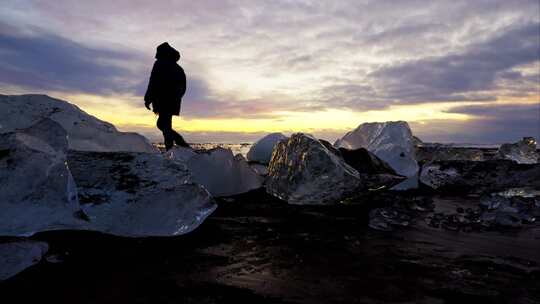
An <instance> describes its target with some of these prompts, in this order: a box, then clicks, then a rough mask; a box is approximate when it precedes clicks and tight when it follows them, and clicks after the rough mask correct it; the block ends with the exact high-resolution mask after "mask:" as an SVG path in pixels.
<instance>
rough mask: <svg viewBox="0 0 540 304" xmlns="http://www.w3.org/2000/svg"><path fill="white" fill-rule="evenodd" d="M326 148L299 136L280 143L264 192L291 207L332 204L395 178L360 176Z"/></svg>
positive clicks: (300, 134)
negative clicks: (295, 205) (293, 205)
mask: <svg viewBox="0 0 540 304" xmlns="http://www.w3.org/2000/svg"><path fill="white" fill-rule="evenodd" d="M329 148H330V149H329ZM329 148H328V147H327V146H326V145H325V144H323V143H321V141H319V140H317V139H316V138H314V137H313V136H311V135H308V134H302V133H296V134H293V135H292V136H291V137H290V138H289V139H288V140H284V141H281V142H279V143H278V144H277V145H276V147H275V148H274V153H273V154H272V159H271V161H270V164H269V167H268V171H269V173H268V178H267V180H266V191H267V192H268V193H270V194H272V195H274V196H276V197H278V198H280V199H283V200H285V201H287V202H288V203H290V204H334V203H338V202H340V201H342V200H344V199H346V198H349V197H352V196H354V195H355V194H357V193H358V192H361V191H365V190H368V189H370V188H378V187H380V186H384V185H388V184H389V183H392V182H393V184H392V185H394V184H395V180H396V179H395V178H393V177H395V176H392V175H389V174H380V175H372V174H369V175H367V174H360V173H359V172H358V171H357V170H355V169H354V168H353V167H351V166H349V165H348V164H347V163H346V162H345V160H344V159H343V158H342V157H341V156H340V155H339V152H337V153H336V151H334V150H335V149H333V148H332V147H331V146H330V147H329ZM399 180H401V179H399Z"/></svg>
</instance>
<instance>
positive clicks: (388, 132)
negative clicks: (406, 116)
mask: <svg viewBox="0 0 540 304" xmlns="http://www.w3.org/2000/svg"><path fill="white" fill-rule="evenodd" d="M415 143H416V140H415V139H414V137H413V135H412V132H411V129H410V128H409V125H408V124H407V122H405V121H389V122H373V123H363V124H361V125H360V126H358V127H357V128H356V129H355V130H353V131H350V132H348V133H347V134H345V135H344V136H343V137H342V138H340V139H338V140H337V141H336V142H335V143H334V146H335V147H337V148H346V149H350V150H353V149H358V148H366V149H367V150H368V151H370V152H372V153H374V154H375V155H376V156H378V157H379V158H381V159H382V160H384V161H385V162H387V163H388V164H389V165H390V166H391V167H392V168H393V169H394V170H396V172H397V173H398V174H400V175H403V176H406V177H408V178H409V179H408V180H406V181H404V182H402V183H401V184H398V185H396V186H395V187H394V189H398V190H404V189H408V188H415V187H417V185H418V183H417V180H418V169H419V167H418V163H417V161H416V156H415Z"/></svg>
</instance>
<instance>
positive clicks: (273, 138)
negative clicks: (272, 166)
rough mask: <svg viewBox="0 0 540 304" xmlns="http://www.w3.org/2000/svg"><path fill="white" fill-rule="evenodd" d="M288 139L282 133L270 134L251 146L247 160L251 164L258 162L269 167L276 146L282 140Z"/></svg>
mask: <svg viewBox="0 0 540 304" xmlns="http://www.w3.org/2000/svg"><path fill="white" fill-rule="evenodd" d="M284 139H287V136H285V135H283V134H281V133H270V134H268V135H266V136H264V137H263V138H261V139H259V140H258V141H257V142H255V143H254V144H253V146H251V148H250V149H249V152H248V153H247V159H248V160H249V161H250V162H258V163H261V164H265V165H267V164H268V163H269V162H270V159H271V158H272V151H273V150H274V146H275V145H276V144H277V143H278V142H279V141H281V140H284Z"/></svg>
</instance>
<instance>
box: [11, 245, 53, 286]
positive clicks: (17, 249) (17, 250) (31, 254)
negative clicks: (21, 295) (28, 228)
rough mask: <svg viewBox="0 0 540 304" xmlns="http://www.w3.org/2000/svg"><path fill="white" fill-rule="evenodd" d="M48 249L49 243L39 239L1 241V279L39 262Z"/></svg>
mask: <svg viewBox="0 0 540 304" xmlns="http://www.w3.org/2000/svg"><path fill="white" fill-rule="evenodd" d="M48 250H49V246H48V245H47V243H44V242H38V241H30V240H23V241H12V242H7V243H0V281H3V280H7V279H9V278H10V277H12V276H14V275H16V274H17V273H19V272H21V271H23V270H25V269H26V268H28V267H30V266H32V265H34V264H37V263H38V262H39V261H41V258H42V257H43V256H44V255H45V254H46V253H47V251H48Z"/></svg>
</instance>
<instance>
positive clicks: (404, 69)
mask: <svg viewBox="0 0 540 304" xmlns="http://www.w3.org/2000/svg"><path fill="white" fill-rule="evenodd" d="M538 60H540V24H539V23H532V24H527V25H525V26H521V27H517V28H512V29H509V30H507V31H505V32H504V33H502V34H501V35H499V36H498V37H495V38H492V39H490V40H488V41H487V42H484V43H478V44H475V45H473V46H471V47H469V48H468V49H467V50H466V51H465V52H462V53H460V54H449V55H445V56H440V57H427V58H422V59H419V60H414V61H409V62H405V63H402V64H397V65H392V66H388V67H383V68H381V69H379V70H377V71H375V72H373V73H372V74H370V75H369V76H370V77H372V78H373V79H375V80H376V83H377V85H378V86H381V87H384V95H385V96H386V97H387V98H389V99H396V100H399V101H402V102H406V103H414V102H426V101H436V100H443V101H444V100H478V99H480V100H485V99H486V98H488V99H489V98H495V96H491V95H490V94H487V95H479V96H470V95H469V96H467V94H469V93H479V92H481V91H488V90H494V89H497V87H496V79H497V76H498V75H501V73H505V74H502V76H505V77H507V78H508V77H510V78H513V79H514V80H519V79H520V78H521V75H520V74H519V73H510V74H509V73H508V72H507V71H508V70H509V69H511V68H514V67H516V66H519V65H523V64H529V63H532V62H535V61H538ZM529 90H533V91H535V90H537V87H535V86H533V87H531V88H529Z"/></svg>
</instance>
